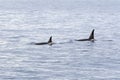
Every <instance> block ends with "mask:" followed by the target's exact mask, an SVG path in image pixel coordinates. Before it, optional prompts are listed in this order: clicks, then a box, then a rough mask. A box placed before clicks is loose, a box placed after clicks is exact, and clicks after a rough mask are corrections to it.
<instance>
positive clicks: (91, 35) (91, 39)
mask: <svg viewBox="0 0 120 80" xmlns="http://www.w3.org/2000/svg"><path fill="white" fill-rule="evenodd" d="M94 31H95V29H93V30H92V32H91V34H90V36H89V38H87V39H78V40H76V41H94V40H95V39H94Z"/></svg>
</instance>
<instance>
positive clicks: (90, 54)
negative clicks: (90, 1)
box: [0, 9, 120, 80]
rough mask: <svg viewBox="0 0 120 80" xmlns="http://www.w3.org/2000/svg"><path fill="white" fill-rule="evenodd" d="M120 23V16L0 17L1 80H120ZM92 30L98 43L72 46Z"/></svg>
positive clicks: (55, 12) (53, 14) (45, 13)
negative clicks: (48, 42) (48, 43)
mask: <svg viewBox="0 0 120 80" xmlns="http://www.w3.org/2000/svg"><path fill="white" fill-rule="evenodd" d="M119 23H120V13H119V12H117V13H114V12H106V11H101V12H99V11H97V12H91V11H83V12H82V11H67V10H54V9H51V10H44V11H39V10H30V11H29V10H27V11H5V10H4V11H1V12H0V80H120V67H119V66H120V49H119V47H120V37H119V36H120V30H119V29H120V24H119ZM92 29H95V39H96V41H95V42H76V41H74V40H75V39H80V38H87V37H88V36H89V34H90V32H91V30H92ZM50 36H53V42H55V43H56V44H55V45H52V46H49V45H43V46H38V45H32V44H31V43H33V42H44V41H48V39H49V37H50Z"/></svg>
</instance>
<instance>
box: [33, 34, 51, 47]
mask: <svg viewBox="0 0 120 80" xmlns="http://www.w3.org/2000/svg"><path fill="white" fill-rule="evenodd" d="M47 44H48V45H52V44H53V43H52V36H51V37H50V38H49V40H48V42H41V43H35V45H47Z"/></svg>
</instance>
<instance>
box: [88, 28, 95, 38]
mask: <svg viewBox="0 0 120 80" xmlns="http://www.w3.org/2000/svg"><path fill="white" fill-rule="evenodd" d="M94 31H95V29H93V30H92V32H91V34H90V36H89V39H90V40H91V39H94Z"/></svg>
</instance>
